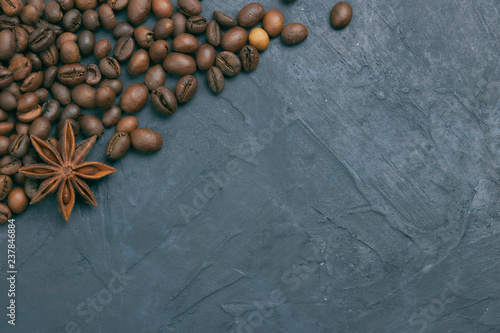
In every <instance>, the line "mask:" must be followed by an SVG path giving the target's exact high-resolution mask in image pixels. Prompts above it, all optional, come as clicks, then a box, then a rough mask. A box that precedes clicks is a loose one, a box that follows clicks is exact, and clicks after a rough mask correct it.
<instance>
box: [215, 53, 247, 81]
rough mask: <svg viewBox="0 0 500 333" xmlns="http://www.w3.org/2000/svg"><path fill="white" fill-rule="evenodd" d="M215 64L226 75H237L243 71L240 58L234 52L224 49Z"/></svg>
mask: <svg viewBox="0 0 500 333" xmlns="http://www.w3.org/2000/svg"><path fill="white" fill-rule="evenodd" d="M215 64H216V65H217V67H219V68H220V70H221V71H222V73H223V74H224V75H225V76H229V77H231V76H235V75H236V74H238V73H239V72H240V71H241V61H240V58H238V56H237V55H236V54H234V53H233V52H229V51H223V52H221V53H219V55H218V56H217V58H215Z"/></svg>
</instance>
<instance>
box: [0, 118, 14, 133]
mask: <svg viewBox="0 0 500 333" xmlns="http://www.w3.org/2000/svg"><path fill="white" fill-rule="evenodd" d="M13 129H14V123H13V122H10V121H2V122H0V135H4V134H7V133H9V132H12V130H13Z"/></svg>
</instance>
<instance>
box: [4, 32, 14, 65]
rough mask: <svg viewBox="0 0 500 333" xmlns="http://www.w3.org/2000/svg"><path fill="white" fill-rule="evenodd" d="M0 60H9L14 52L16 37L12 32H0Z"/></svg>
mask: <svg viewBox="0 0 500 333" xmlns="http://www.w3.org/2000/svg"><path fill="white" fill-rule="evenodd" d="M0 45H2V47H1V48H0V60H9V59H10V58H12V56H14V53H15V52H16V36H15V35H14V32H13V31H12V30H8V29H5V30H2V31H0Z"/></svg>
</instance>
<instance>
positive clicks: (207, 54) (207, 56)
mask: <svg viewBox="0 0 500 333" xmlns="http://www.w3.org/2000/svg"><path fill="white" fill-rule="evenodd" d="M215 57H217V51H215V48H214V47H213V46H212V45H210V44H202V45H201V46H200V47H199V48H198V51H196V64H197V65H198V69H199V70H201V71H206V70H208V69H210V67H212V66H213V64H214V62H215Z"/></svg>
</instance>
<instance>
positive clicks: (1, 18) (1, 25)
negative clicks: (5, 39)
mask: <svg viewBox="0 0 500 333" xmlns="http://www.w3.org/2000/svg"><path fill="white" fill-rule="evenodd" d="M20 23H21V22H20V21H19V19H18V18H17V17H10V16H7V15H5V14H1V15H0V31H2V30H4V29H9V30H12V29H14V28H15V27H17V26H18V25H19V24H20Z"/></svg>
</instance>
